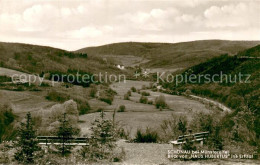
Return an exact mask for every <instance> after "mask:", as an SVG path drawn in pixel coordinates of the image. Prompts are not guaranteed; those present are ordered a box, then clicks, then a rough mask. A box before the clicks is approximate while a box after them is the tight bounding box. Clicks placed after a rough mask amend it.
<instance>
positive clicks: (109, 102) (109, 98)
mask: <svg viewBox="0 0 260 165" xmlns="http://www.w3.org/2000/svg"><path fill="white" fill-rule="evenodd" d="M100 100H101V101H103V102H105V103H107V104H109V105H111V104H112V102H113V98H112V97H101V98H100Z"/></svg>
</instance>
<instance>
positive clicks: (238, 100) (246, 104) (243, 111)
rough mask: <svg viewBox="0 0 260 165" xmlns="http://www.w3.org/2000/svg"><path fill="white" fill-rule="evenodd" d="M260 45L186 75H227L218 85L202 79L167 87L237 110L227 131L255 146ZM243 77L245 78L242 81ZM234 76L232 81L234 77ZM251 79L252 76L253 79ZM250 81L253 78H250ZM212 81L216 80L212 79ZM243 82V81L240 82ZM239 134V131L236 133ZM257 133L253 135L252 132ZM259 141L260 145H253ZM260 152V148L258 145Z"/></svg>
mask: <svg viewBox="0 0 260 165" xmlns="http://www.w3.org/2000/svg"><path fill="white" fill-rule="evenodd" d="M259 73H260V45H258V46H255V47H253V48H250V49H247V50H244V51H241V52H239V53H238V54H237V55H235V56H228V55H222V56H219V57H215V58H213V59H211V60H208V61H207V62H204V63H201V64H199V65H195V66H193V67H191V68H189V69H187V70H186V71H185V72H184V73H182V74H183V75H185V74H186V75H188V76H189V75H191V74H194V75H196V76H197V77H199V75H206V74H208V75H210V76H211V78H213V75H221V74H222V75H224V74H225V75H227V77H225V76H223V79H222V80H221V76H217V77H215V78H214V82H213V81H210V82H207V81H208V80H207V79H206V78H205V77H202V79H201V80H200V81H196V82H188V83H186V82H183V83H182V84H178V85H176V84H175V83H164V84H163V86H164V87H165V88H168V89H169V90H170V91H171V92H173V93H175V92H176V93H183V94H186V95H190V94H195V95H199V96H203V97H208V98H212V99H214V100H218V101H219V102H222V103H224V104H225V105H227V106H228V107H230V108H232V109H233V113H232V114H230V116H228V117H227V118H226V120H225V121H223V125H224V126H223V127H225V128H224V129H228V131H231V130H232V131H231V135H230V137H232V136H235V137H234V138H235V139H236V140H237V141H238V142H240V141H242V142H243V141H248V142H250V143H251V145H256V144H257V143H258V144H259V141H257V139H259V138H260V128H259V124H260V76H259ZM239 74H241V75H243V76H242V77H241V79H239ZM230 76H231V78H230ZM249 76H250V77H249ZM248 78H249V79H248ZM211 80H212V79H211ZM240 80H241V81H240ZM234 131H236V132H234ZM252 132H253V133H252ZM252 141H255V142H257V143H252ZM258 148H259V151H260V145H258Z"/></svg>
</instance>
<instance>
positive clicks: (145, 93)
mask: <svg viewBox="0 0 260 165" xmlns="http://www.w3.org/2000/svg"><path fill="white" fill-rule="evenodd" d="M141 95H142V96H150V93H149V92H146V91H144V92H142V93H141Z"/></svg>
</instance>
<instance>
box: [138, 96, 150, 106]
mask: <svg viewBox="0 0 260 165" xmlns="http://www.w3.org/2000/svg"><path fill="white" fill-rule="evenodd" d="M139 102H140V103H143V104H147V102H148V99H147V97H145V96H141V97H140V100H139Z"/></svg>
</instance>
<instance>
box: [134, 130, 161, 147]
mask: <svg viewBox="0 0 260 165" xmlns="http://www.w3.org/2000/svg"><path fill="white" fill-rule="evenodd" d="M134 141H135V142H137V143H156V142H157V141H158V134H157V132H155V131H151V130H150V129H149V128H146V131H145V132H142V131H141V130H140V129H138V130H137V132H136V135H135V139H134Z"/></svg>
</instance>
